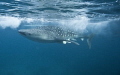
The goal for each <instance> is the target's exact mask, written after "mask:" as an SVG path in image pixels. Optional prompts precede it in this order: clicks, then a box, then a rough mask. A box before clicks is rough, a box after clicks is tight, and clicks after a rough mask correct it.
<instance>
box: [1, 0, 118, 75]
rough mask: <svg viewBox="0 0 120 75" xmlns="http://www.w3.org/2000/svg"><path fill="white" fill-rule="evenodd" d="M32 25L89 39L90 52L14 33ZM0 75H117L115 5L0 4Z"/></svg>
mask: <svg viewBox="0 0 120 75" xmlns="http://www.w3.org/2000/svg"><path fill="white" fill-rule="evenodd" d="M36 25H37V26H39V25H65V26H68V27H69V28H72V29H74V30H77V31H78V32H81V31H83V32H90V33H93V34H95V35H94V37H93V39H92V41H91V43H92V48H91V49H89V48H88V46H87V43H86V40H84V41H81V40H78V42H79V43H80V46H77V45H75V44H66V45H64V44H57V43H38V42H34V41H31V40H28V39H26V38H24V37H23V36H21V35H20V34H19V33H18V30H19V29H22V28H29V27H30V28H31V27H33V26H36ZM0 75H120V1H119V0H100V1H98V0H0Z"/></svg>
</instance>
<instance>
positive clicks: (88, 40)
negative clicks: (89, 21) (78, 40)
mask: <svg viewBox="0 0 120 75" xmlns="http://www.w3.org/2000/svg"><path fill="white" fill-rule="evenodd" d="M93 37H94V34H90V35H89V36H88V38H87V44H88V46H89V49H91V40H92V38H93Z"/></svg>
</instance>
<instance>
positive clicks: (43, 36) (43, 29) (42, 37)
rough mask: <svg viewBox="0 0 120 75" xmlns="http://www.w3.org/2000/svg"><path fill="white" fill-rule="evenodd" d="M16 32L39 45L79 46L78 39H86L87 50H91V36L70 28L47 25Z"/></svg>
mask: <svg viewBox="0 0 120 75" xmlns="http://www.w3.org/2000/svg"><path fill="white" fill-rule="evenodd" d="M18 32H19V33H20V34H21V35H22V36H24V37H26V38H28V39H30V40H33V41H37V42H40V43H63V44H67V43H74V44H76V45H79V43H78V42H77V40H78V39H81V40H82V41H83V40H84V39H86V40H87V43H88V46H89V49H90V48H91V42H90V41H91V39H92V37H93V35H85V34H83V33H81V32H76V31H74V30H72V29H70V28H66V27H64V26H63V27H62V26H57V25H56V26H55V25H47V26H39V27H35V28H29V29H20V30H18Z"/></svg>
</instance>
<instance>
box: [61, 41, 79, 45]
mask: <svg viewBox="0 0 120 75" xmlns="http://www.w3.org/2000/svg"><path fill="white" fill-rule="evenodd" d="M62 43H63V44H67V43H74V44H76V45H80V44H79V43H77V42H75V41H63V42H62Z"/></svg>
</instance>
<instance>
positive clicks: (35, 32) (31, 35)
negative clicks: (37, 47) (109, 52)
mask: <svg viewBox="0 0 120 75" xmlns="http://www.w3.org/2000/svg"><path fill="white" fill-rule="evenodd" d="M18 32H19V33H20V34H21V35H23V36H24V37H26V38H28V39H31V40H34V41H38V42H42V41H43V42H44V41H45V40H54V38H53V36H52V34H50V32H47V31H45V30H40V29H21V30H18ZM50 35H51V36H50Z"/></svg>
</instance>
